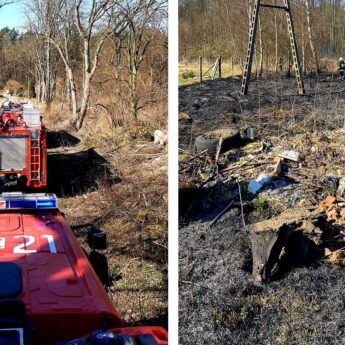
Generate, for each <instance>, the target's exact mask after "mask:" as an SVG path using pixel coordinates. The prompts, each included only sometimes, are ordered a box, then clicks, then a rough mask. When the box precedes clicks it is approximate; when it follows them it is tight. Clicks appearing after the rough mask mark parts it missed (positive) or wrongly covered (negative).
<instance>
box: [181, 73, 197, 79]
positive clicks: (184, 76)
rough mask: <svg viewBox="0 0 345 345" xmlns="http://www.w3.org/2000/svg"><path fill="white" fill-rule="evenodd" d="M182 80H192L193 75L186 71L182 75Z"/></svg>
mask: <svg viewBox="0 0 345 345" xmlns="http://www.w3.org/2000/svg"><path fill="white" fill-rule="evenodd" d="M182 78H183V79H192V78H195V73H194V72H193V71H186V72H183V73H182Z"/></svg>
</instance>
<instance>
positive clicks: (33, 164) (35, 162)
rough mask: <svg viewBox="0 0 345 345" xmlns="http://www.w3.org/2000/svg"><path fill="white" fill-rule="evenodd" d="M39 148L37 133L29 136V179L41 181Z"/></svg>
mask: <svg viewBox="0 0 345 345" xmlns="http://www.w3.org/2000/svg"><path fill="white" fill-rule="evenodd" d="M40 156H41V148H40V136H39V131H35V132H33V133H31V134H30V179H31V181H40V179H41V158H40Z"/></svg>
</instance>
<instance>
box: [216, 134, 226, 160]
mask: <svg viewBox="0 0 345 345" xmlns="http://www.w3.org/2000/svg"><path fill="white" fill-rule="evenodd" d="M223 141H224V139H223V138H222V137H220V138H219V143H218V147H217V154H216V160H215V164H217V163H218V160H219V155H220V151H221V150H222V146H223Z"/></svg>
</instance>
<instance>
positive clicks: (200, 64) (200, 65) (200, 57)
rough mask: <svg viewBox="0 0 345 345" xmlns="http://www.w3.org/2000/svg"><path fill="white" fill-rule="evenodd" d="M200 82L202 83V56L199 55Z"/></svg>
mask: <svg viewBox="0 0 345 345" xmlns="http://www.w3.org/2000/svg"><path fill="white" fill-rule="evenodd" d="M199 68H200V72H199V73H200V83H202V56H199Z"/></svg>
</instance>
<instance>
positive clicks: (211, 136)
mask: <svg viewBox="0 0 345 345" xmlns="http://www.w3.org/2000/svg"><path fill="white" fill-rule="evenodd" d="M221 137H222V138H223V144H222V149H221V151H220V153H224V152H226V151H228V150H230V149H232V148H234V147H236V146H239V145H240V143H241V134H240V132H239V131H238V130H237V129H232V128H226V129H217V130H215V131H211V132H207V133H205V134H203V135H200V136H198V137H197V138H196V140H195V149H196V152H197V153H202V152H204V151H207V153H208V154H209V155H211V156H215V155H216V154H217V149H218V144H219V139H220V138H221Z"/></svg>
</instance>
